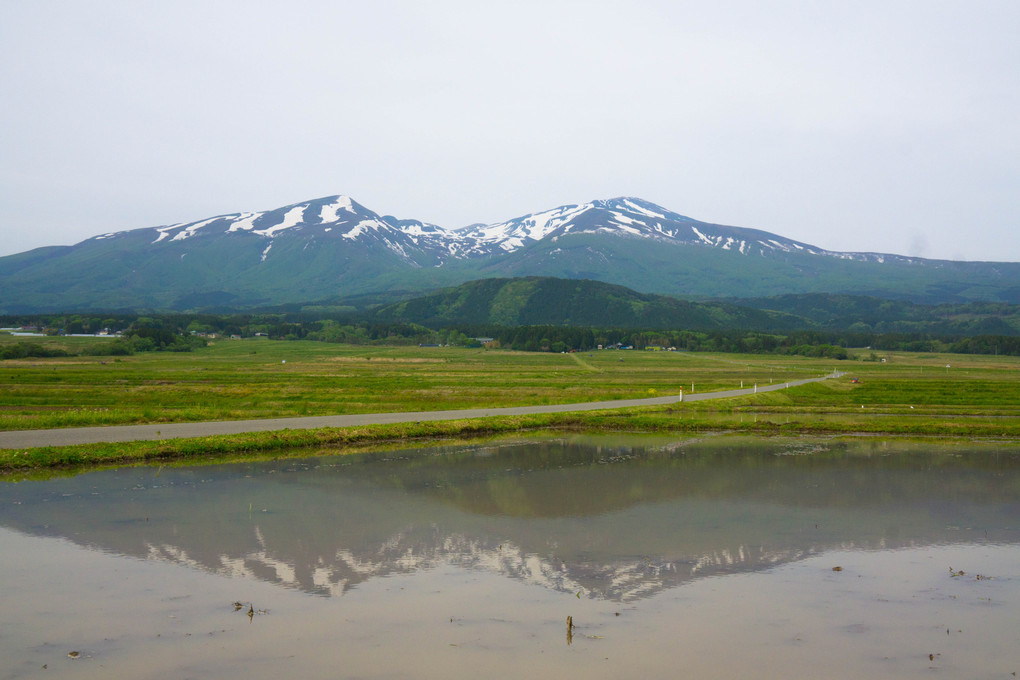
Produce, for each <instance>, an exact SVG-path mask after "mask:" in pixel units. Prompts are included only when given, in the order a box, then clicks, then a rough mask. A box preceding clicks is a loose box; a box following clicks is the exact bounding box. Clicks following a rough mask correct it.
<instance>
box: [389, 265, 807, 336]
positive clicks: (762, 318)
mask: <svg viewBox="0 0 1020 680" xmlns="http://www.w3.org/2000/svg"><path fill="white" fill-rule="evenodd" d="M371 317H372V318H373V319H375V320H379V321H390V322H392V321H404V322H409V323H418V324H421V325H423V326H430V327H442V326H448V325H453V324H474V325H486V324H488V325H497V326H534V325H556V326H596V327H597V326H604V327H617V328H673V327H686V328H700V329H722V328H729V329H733V328H755V329H759V330H769V329H777V328H790V327H802V326H803V321H802V320H800V319H797V318H795V317H792V316H790V315H788V314H786V313H783V312H771V311H763V310H758V309H752V308H749V307H739V306H737V305H734V304H730V303H724V302H715V303H699V302H690V301H687V300H679V299H676V298H672V297H667V296H663V295H650V294H643V293H638V292H635V291H633V290H630V289H628V288H624V287H623V286H616V285H612V284H608V283H602V282H600V281H589V280H574V279H558V278H551V277H537V276H533V277H525V278H519V279H483V280H480V281H471V282H469V283H464V284H461V285H460V286H456V287H454V288H448V289H446V290H442V291H439V292H437V293H433V294H430V295H426V296H423V297H418V298H414V299H411V300H406V301H403V302H397V303H393V304H390V305H385V306H383V307H381V308H379V309H376V310H374V311H373V312H372V314H371Z"/></svg>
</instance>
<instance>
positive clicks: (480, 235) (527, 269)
mask: <svg viewBox="0 0 1020 680" xmlns="http://www.w3.org/2000/svg"><path fill="white" fill-rule="evenodd" d="M530 276H540V277H557V278H568V279H590V280H594V281H602V282H605V283H612V284H617V285H622V286H626V287H628V288H631V289H633V290H640V291H643V292H648V293H658V294H665V295H674V296H683V297H688V298H690V297H736V296H739V297H748V298H749V297H766V296H774V295H783V294H802V293H828V294H837V295H858V296H861V295H864V296H873V297H880V298H887V299H897V300H909V301H912V302H919V303H925V304H937V303H950V302H952V303H960V302H972V301H989V302H1008V303H1014V304H1015V303H1020V263H1008V262H1007V263H996V262H953V261H945V260H925V259H921V258H909V257H902V256H899V255H887V254H880V253H840V252H833V251H827V250H824V249H821V248H818V247H816V246H812V245H810V244H807V243H802V242H799V241H794V240H791V239H788V238H785V237H782V236H779V235H776V234H772V233H769V232H765V231H761V230H757V229H747V228H742V227H731V226H724V225H718V224H712V223H708V222H701V221H699V220H695V219H692V218H690V217H685V216H683V215H680V214H678V213H675V212H672V211H670V210H667V209H666V208H663V207H661V206H658V205H655V204H654V203H650V202H648V201H644V200H641V199H638V198H630V197H622V198H614V199H608V200H597V201H592V202H590V203H584V204H580V205H566V206H561V207H558V208H554V209H552V210H547V211H544V212H539V213H533V214H530V215H525V216H523V217H518V218H515V219H512V220H508V221H506V222H500V223H497V224H492V225H473V226H471V227H466V228H464V229H444V228H442V227H439V226H436V225H433V224H428V223H425V222H421V221H419V220H406V219H398V218H395V217H392V216H389V215H380V214H379V213H376V212H374V211H372V210H370V209H368V208H366V207H365V206H363V205H361V204H359V203H357V202H356V201H354V200H352V199H351V198H349V197H346V196H328V197H325V198H319V199H315V200H311V201H305V202H303V203H295V204H292V205H288V206H284V207H281V208H276V209H273V210H267V211H262V212H239V213H231V214H227V215H219V216H215V217H209V218H206V219H203V220H199V221H197V222H189V223H180V224H173V225H169V226H161V227H151V228H144V229H135V230H131V231H125V232H117V233H110V234H102V235H99V236H96V237H94V238H91V239H88V240H86V241H83V242H81V243H79V244H77V245H74V246H59V247H56V246H55V247H47V248H39V249H36V250H32V251H29V252H26V253H19V254H17V255H10V256H7V257H2V258H0V314H5V313H6V314H17V313H32V312H45V311H68V310H81V311H87V310H116V309H135V310H138V309H156V310H200V309H210V308H215V309H221V310H222V309H250V308H253V307H258V306H267V305H281V304H287V303H296V302H304V301H308V300H322V299H328V298H333V299H343V298H351V297H354V296H363V297H366V298H374V299H387V297H388V299H389V300H392V299H394V298H393V297H392V296H393V295H394V294H395V293H396V292H397V291H400V293H401V294H403V295H406V294H407V293H411V294H414V293H425V292H428V291H432V290H436V289H438V288H441V287H443V286H453V285H458V284H460V283H464V282H467V281H473V280H478V279H483V278H519V277H530Z"/></svg>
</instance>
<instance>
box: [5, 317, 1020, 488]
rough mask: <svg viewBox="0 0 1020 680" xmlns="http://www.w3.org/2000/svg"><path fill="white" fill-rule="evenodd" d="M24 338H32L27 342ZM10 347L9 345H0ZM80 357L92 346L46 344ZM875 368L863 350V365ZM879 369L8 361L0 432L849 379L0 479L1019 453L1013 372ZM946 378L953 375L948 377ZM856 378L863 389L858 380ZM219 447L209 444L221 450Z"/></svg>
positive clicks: (414, 355) (353, 350)
mask: <svg viewBox="0 0 1020 680" xmlns="http://www.w3.org/2000/svg"><path fill="white" fill-rule="evenodd" d="M19 340H22V341H24V339H23V338H19ZM11 341H13V339H11V338H9V337H7V338H4V337H2V336H0V342H11ZM36 341H39V342H47V343H52V344H54V345H62V346H65V347H66V348H67V349H70V350H72V351H74V349H75V347H76V346H78V345H80V344H82V343H96V342H102V341H100V340H95V339H91V338H67V339H58V338H52V339H51V338H40V339H38V340H36ZM860 354H861V355H869V354H870V352H861V353H860ZM881 356H882V357H884V358H885V359H886V361H884V362H880V361H855V360H850V361H842V362H837V361H833V360H831V359H825V360H823V359H810V358H805V357H783V356H773V355H735V354H702V353H675V352H647V351H601V352H584V353H578V354H548V353H524V352H511V351H503V350H483V349H463V348H452V347H450V348H447V347H442V348H418V347H362V346H358V347H354V346H344V345H333V344H326V343H315V342H298V341H271V340H268V339H249V340H240V341H229V340H221V341H218V342H216V343H215V344H213V345H211V346H209V347H206V348H204V349H200V350H197V351H194V352H190V353H158V352H152V353H144V354H136V355H133V356H128V357H120V358H113V357H105V358H104V357H66V358H52V359H19V360H9V361H4V362H0V429H3V430H17V429H37V428H51V427H71V426H76V427H80V426H91V425H112V424H130V423H162V422H185V421H201V420H225V419H245V418H270V417H286V416H302V415H328V414H339V413H372V412H393V411H419V410H439V409H457V408H468V407H475V406H515V405H533V404H553V403H571V402H583V401H598V400H611V399H622V398H636V397H647V396H660V395H667V394H676V393H677V391H678V389H679V388H681V387H682V388H683V390H684V391H685V392H686V393H690V391H691V389H692V384H693V389H694V391H695V392H699V393H700V392H711V391H718V390H725V389H733V388H737V387H740V386H741V385H743V386H744V387H751V386H752V385H753V384H755V383H757V384H759V385H767V384H770V383H782V382H785V381H787V380H795V379H797V378H804V377H814V376H820V375H823V374H827V373H830V372H831V371H832V370H833V369H838V370H840V371H845V372H846V373H847V375H846V376H845V377H843V378H840V379H835V380H827V381H825V382H823V383H814V384H810V385H804V386H801V387H795V388H792V389H789V390H783V391H779V392H770V393H762V394H757V395H753V396H747V397H737V398H732V399H724V400H712V401H701V402H685V403H683V404H677V405H675V406H672V407H658V408H643V409H625V410H613V411H605V412H591V413H580V414H560V415H555V416H533V417H525V418H502V419H493V418H490V419H485V420H484V421H454V422H449V423H445V424H444V423H436V424H418V425H405V426H374V427H368V428H345V429H344V430H343V431H338V430H326V431H311V432H303V433H302V432H292V431H288V432H286V433H275V434H265V433H263V434H252V435H241V436H234V437H229V438H228V437H220V438H207V439H206V440H174V441H172V442H149V443H146V442H139V443H134V444H129V445H124V444H120V445H89V446H81V447H62V448H61V449H60V450H51V451H48V452H44V451H37V452H34V453H33V454H32V455H27V454H26V452H10V451H8V452H0V468H6V469H13V468H18V467H32V466H46V465H53V464H80V463H88V462H94V461H96V460H115V459H116V460H121V459H169V458H174V457H182V456H183V457H192V456H201V455H205V454H208V455H230V454H231V453H236V452H255V451H277V450H278V451H282V450H284V449H286V448H290V447H295V446H297V447H335V446H350V445H352V444H354V443H359V442H370V441H392V440H405V439H428V438H435V437H453V436H458V435H465V434H466V435H472V436H473V435H485V434H498V433H509V432H515V431H520V430H533V429H540V428H554V429H557V428H558V429H574V430H603V431H656V432H662V431H668V432H705V431H745V432H757V433H762V434H773V433H783V434H787V433H815V434H825V435H838V434H872V435H891V436H922V437H924V436H928V437H930V436H937V437H943V438H959V439H992V440H1007V441H1020V359H1018V358H1014V357H990V356H971V355H946V354H911V353H882V354H881ZM947 365H949V368H947ZM852 378H857V379H858V380H859V382H856V383H855V382H852V380H851V379H852ZM213 440H215V441H213Z"/></svg>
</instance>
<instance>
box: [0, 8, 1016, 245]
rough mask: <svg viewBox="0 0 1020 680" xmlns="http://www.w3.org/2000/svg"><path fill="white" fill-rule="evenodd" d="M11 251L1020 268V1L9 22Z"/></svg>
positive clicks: (269, 11)
mask: <svg viewBox="0 0 1020 680" xmlns="http://www.w3.org/2000/svg"><path fill="white" fill-rule="evenodd" d="M0 98H2V99H0V255H5V254H10V253H15V252H21V251H24V250H29V249H31V248H34V247H38V246H42V245H64V244H72V243H76V242H78V241H81V240H83V239H85V238H88V237H90V236H94V235H97V234H100V233H106V232H110V231H120V230H125V229H133V228H138V227H150V226H159V225H165V224H172V223H176V222H184V221H194V220H198V219H201V218H205V217H210V216H213V215H217V214H222V213H229V212H238V211H243V210H265V209H271V208H276V207H280V206H283V205H286V204H290V203H297V202H300V201H304V200H307V199H312V198H317V197H321V196H328V195H332V194H347V195H349V196H351V197H353V198H354V199H355V200H357V201H358V202H360V203H362V204H363V205H365V206H366V207H368V208H371V209H372V210H375V211H376V212H379V213H382V214H393V215H396V216H397V217H401V218H417V219H421V220H425V221H428V222H433V223H435V224H438V225H440V226H443V227H448V228H453V227H459V226H464V225H467V224H470V223H475V222H486V223H491V222H497V221H502V220H506V219H510V218H512V217H517V216H520V215H523V214H526V213H531V212H537V211H540V210H545V209H549V208H553V207H556V206H559V205H562V204H567V203H580V202H584V201H588V200H591V199H596V198H611V197H614V196H622V195H629V196H638V197H641V198H644V199H647V200H650V201H652V202H655V203H658V204H659V205H662V206H664V207H666V208H669V209H671V210H674V211H676V212H679V213H681V214H684V215H688V216H690V217H694V218H696V219H700V220H704V221H707V222H716V223H721V224H730V225H737V226H742V227H754V228H758V229H765V230H767V231H771V232H775V233H777V234H780V235H783V236H787V237H790V238H795V239H798V240H801V241H806V242H808V243H811V244H814V245H817V246H821V247H823V248H828V249H831V250H853V251H878V252H888V253H898V254H903V255H917V256H923V257H931V258H946V259H970V260H1007V261H1020V218H1018V215H1020V2H1018V1H1017V0H1004V1H1001V2H994V1H983V0H970V1H968V2H940V1H939V0H915V1H913V2H898V1H895V0H881V1H875V2H872V1H870V0H868V1H860V0H858V1H857V2H844V1H839V2H835V1H833V2H825V1H814V2H809V1H803V2H793V1H790V2H782V1H778V2H777V1H772V2H760V1H759V0H748V1H746V2H744V1H728V0H721V1H720V0H716V1H713V2H708V1H705V0H700V1H698V2H683V1H675V2H635V1H628V2H598V1H595V0H588V1H586V2H555V1H552V0H545V1H543V2H535V3H531V2H513V3H487V2H478V1H477V0H472V1H471V2H364V1H359V2H328V1H325V0H322V1H316V0H309V1H305V2H302V1H300V0H298V1H295V0H288V1H287V2H282V1H281V2H258V1H256V0H247V1H244V2H240V1H238V2H217V1H215V0H201V1H200V2H190V1H187V0H184V1H182V0H174V1H172V2H171V1H166V2H163V1H156V0H153V1H151V2H150V1H145V2H140V1H139V0H128V1H110V2H104V1H102V0H89V1H88V2H77V1H75V0H67V1H64V2H54V1H50V0H3V1H2V2H0Z"/></svg>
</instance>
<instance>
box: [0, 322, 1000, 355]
mask: <svg viewBox="0 0 1020 680" xmlns="http://www.w3.org/2000/svg"><path fill="white" fill-rule="evenodd" d="M0 327H4V328H23V327H29V328H32V329H34V330H38V331H39V332H44V333H45V334H47V335H72V334H75V333H78V332H81V333H99V332H101V331H107V332H108V333H110V334H111V342H110V343H107V344H106V345H104V347H103V348H102V351H104V352H106V353H107V354H131V353H134V352H144V351H189V350H191V349H192V348H195V347H199V346H202V345H204V344H205V343H206V342H207V341H208V340H209V339H210V338H214V337H232V336H236V337H253V336H256V335H262V336H266V337H269V338H272V339H277V340H314V341H319V342H335V343H343V344H353V345H371V344H380V345H386V344H388V345H423V344H436V345H456V346H476V347H481V346H482V345H483V344H484V345H485V346H487V347H492V348H506V349H514V350H520V351H525V352H569V351H570V350H575V351H590V350H594V349H597V348H598V347H599V346H602V347H603V348H611V347H630V348H633V349H636V350H643V349H647V348H650V347H653V348H654V347H661V348H675V349H677V350H684V351H691V352H729V353H751V354H797V355H805V356H818V357H827V358H833V359H845V358H848V357H849V356H850V355H849V353H848V351H847V350H849V349H851V348H868V349H871V350H885V351H909V352H952V353H960V354H1002V355H1009V356H1020V337H1015V336H1009V335H980V336H974V337H959V336H955V337H954V336H936V335H931V334H923V333H875V332H856V331H849V330H848V331H811V330H801V331H790V332H784V333H779V332H758V331H747V330H714V331H698V330H683V329H668V330H663V329H643V330H642V329H638V330H635V329H631V328H586V327H576V326H548V325H546V326H516V327H510V326H492V325H470V324H459V325H451V326H449V327H444V328H438V329H434V328H427V327H425V326H421V325H418V324H413V323H386V322H369V321H364V320H358V319H356V318H343V317H339V318H315V317H313V316H310V315H306V314H302V313H281V314H254V313H252V314H240V313H238V314H227V315H216V314H184V313H168V314H145V315H139V314H104V315H83V314H55V315H33V316H3V317H0ZM98 350H99V348H98V347H97V349H96V350H90V351H98ZM45 351H57V350H46V349H42V348H40V347H39V346H38V344H37V343H28V342H19V343H9V344H6V345H5V346H4V347H3V348H2V350H0V358H17V357H16V355H18V356H33V355H32V354H31V353H32V352H45ZM7 355H10V356H7ZM34 356H38V355H34Z"/></svg>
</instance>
